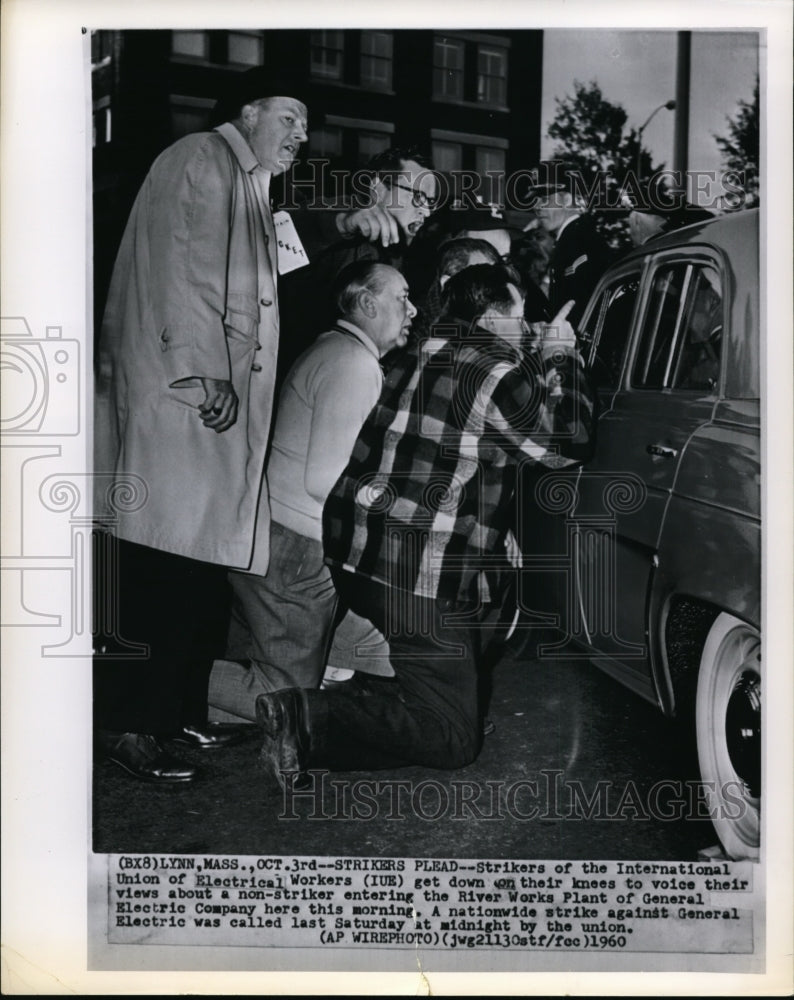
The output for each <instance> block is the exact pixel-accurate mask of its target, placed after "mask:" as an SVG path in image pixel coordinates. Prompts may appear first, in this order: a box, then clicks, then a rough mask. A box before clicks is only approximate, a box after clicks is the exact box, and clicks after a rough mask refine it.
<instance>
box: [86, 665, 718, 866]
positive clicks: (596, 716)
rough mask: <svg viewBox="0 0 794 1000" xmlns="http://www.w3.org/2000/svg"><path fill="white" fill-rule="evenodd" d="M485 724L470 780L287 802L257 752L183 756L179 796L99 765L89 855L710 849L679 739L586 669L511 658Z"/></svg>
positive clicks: (253, 748)
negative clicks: (191, 775)
mask: <svg viewBox="0 0 794 1000" xmlns="http://www.w3.org/2000/svg"><path fill="white" fill-rule="evenodd" d="M489 714H490V717H491V719H492V720H493V722H494V724H495V727H496V728H495V731H494V732H493V733H492V734H491V735H489V736H487V737H486V740H485V746H484V748H483V751H482V753H481V755H480V757H479V759H478V760H477V761H476V762H475V763H474V764H473V765H471V766H470V767H467V768H465V769H462V770H460V771H452V772H450V771H435V770H429V769H426V768H418V767H416V768H403V769H400V770H393V771H381V772H377V773H372V772H369V773H357V774H353V773H350V774H333V775H329V774H326V775H324V776H323V775H318V776H316V777H315V781H316V782H318V784H317V785H316V786H315V788H314V792H313V794H310V795H302V796H300V795H299V796H297V797H294V798H289V797H285V795H284V793H282V792H281V791H280V790H279V789H276V788H274V787H272V786H270V785H269V784H267V783H266V781H265V779H264V776H263V773H262V770H261V768H260V766H259V763H258V760H257V755H258V751H259V741H258V740H257V739H255V738H254V739H252V740H251V741H250V742H248V743H245V744H243V745H239V746H237V747H234V748H231V749H228V750H225V751H220V752H217V751H216V752H204V753H202V752H200V751H188V752H186V753H185V756H186V757H188V758H189V759H190V760H191V761H193V762H194V763H199V764H201V765H202V766H203V774H202V777H201V779H200V780H197V781H196V782H195V783H194V784H192V785H186V786H183V787H179V786H176V787H171V788H156V787H152V786H150V785H147V784H143V783H141V782H138V781H135V780H134V779H131V778H128V777H127V776H126V775H125V774H124V773H123V772H122V771H121V770H120V769H118V768H117V767H115V766H114V765H112V764H110V763H107V762H98V763H97V765H96V768H95V795H94V830H95V833H94V850H95V851H97V852H100V853H104V852H162V853H182V852H185V853H191V852H199V853H204V852H206V853H218V854H257V855H266V854H273V855H278V854H297V855H313V854H317V855H377V856H416V857H422V856H427V857H448V856H454V857H459V858H528V859H533V858H564V859H579V858H597V859H607V858H614V859H632V858H633V859H650V860H653V859H677V860H687V859H694V858H696V856H697V852H698V850H700V849H702V848H705V847H709V846H712V845H713V844H715V843H716V837H715V835H714V833H713V830H712V827H711V824H710V823H709V822H708V820H707V819H682V818H680V813H681V812H682V811H683V810H685V809H686V810H689V811H691V800H692V794H691V792H692V785H686V784H685V783H683V782H685V779H687V778H689V779H690V780H692V779H694V777H695V775H694V774H693V773H692V772H691V770H690V771H689V773H687V757H686V755H685V754H683V753H682V752H681V747H682V745H683V741H682V740H681V739H680V738H679V737H678V735H677V732H676V730H675V729H674V728H673V726H672V725H671V724H670V723H669V722H668V721H666V720H664V719H663V718H662V717H661V715H660V714H659V713H657V712H656V710H655V709H654V708H653V707H652V706H650V705H646V704H645V702H643V701H641V700H640V699H638V698H636V697H635V696H633V695H632V694H630V693H629V692H627V691H625V690H624V689H623V688H621V687H620V686H618V685H617V684H616V683H615V682H613V681H612V680H610V679H609V678H607V677H605V676H604V675H603V674H601V673H600V672H599V671H598V670H596V669H595V668H594V667H592V666H591V665H590V664H589V663H587V662H586V661H567V662H555V663H548V662H544V663H540V662H538V661H537V660H526V659H522V658H520V657H514V656H512V655H508V656H506V657H505V658H504V659H503V660H502V661H501V663H500V664H499V665H498V666H497V668H496V670H495V672H494V680H493V696H492V701H491V708H490V713H489ZM676 756H679V757H683V758H684V760H683V762H681V761H679V760H676V759H674V758H675V757H676ZM662 781H666V782H672V783H673V784H666V785H664V786H659V785H658V783H659V782H662ZM599 783H600V784H599ZM681 793H683V795H682V794H681ZM687 800H689V805H687V804H686V803H687Z"/></svg>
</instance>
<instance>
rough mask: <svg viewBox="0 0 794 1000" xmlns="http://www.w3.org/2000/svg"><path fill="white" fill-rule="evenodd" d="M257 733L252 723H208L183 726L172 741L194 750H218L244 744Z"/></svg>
mask: <svg viewBox="0 0 794 1000" xmlns="http://www.w3.org/2000/svg"><path fill="white" fill-rule="evenodd" d="M257 732H258V730H257V728H256V726H255V725H254V724H253V723H252V722H248V723H236V722H235V723H233V722H206V723H204V725H203V726H182V728H181V729H180V730H179V732H178V733H177V734H176V735H175V736H172V737H171V739H172V741H173V742H174V743H181V744H182V745H183V746H188V747H193V749H194V750H217V749H219V748H220V747H230V746H234V744H235V743H242V742H243V740H246V739H248V737H249V736H252V735H254V734H256V733H257Z"/></svg>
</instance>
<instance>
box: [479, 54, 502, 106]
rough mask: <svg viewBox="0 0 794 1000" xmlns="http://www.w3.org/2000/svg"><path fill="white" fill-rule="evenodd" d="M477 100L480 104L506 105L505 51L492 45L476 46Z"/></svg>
mask: <svg viewBox="0 0 794 1000" xmlns="http://www.w3.org/2000/svg"><path fill="white" fill-rule="evenodd" d="M477 100H478V102H479V103H481V104H498V105H499V106H501V107H503V106H504V105H506V104H507V50H506V49H503V48H500V47H498V46H494V45H478V46H477Z"/></svg>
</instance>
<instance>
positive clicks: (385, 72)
mask: <svg viewBox="0 0 794 1000" xmlns="http://www.w3.org/2000/svg"><path fill="white" fill-rule="evenodd" d="M393 50H394V39H393V37H392V33H391V32H390V31H362V32H361V84H362V86H365V87H370V88H372V89H373V90H391V86H392V61H393Z"/></svg>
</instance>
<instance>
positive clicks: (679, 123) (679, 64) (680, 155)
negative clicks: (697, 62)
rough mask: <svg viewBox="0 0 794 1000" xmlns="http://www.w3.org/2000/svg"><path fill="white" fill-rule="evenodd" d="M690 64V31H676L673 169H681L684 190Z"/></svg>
mask: <svg viewBox="0 0 794 1000" xmlns="http://www.w3.org/2000/svg"><path fill="white" fill-rule="evenodd" d="M691 66H692V32H691V31H679V32H678V52H677V57H676V73H675V129H674V133H673V170H676V171H681V176H682V178H683V185H682V187H683V189H684V191H686V188H687V182H686V171H687V169H688V168H689V81H690V75H691Z"/></svg>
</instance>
